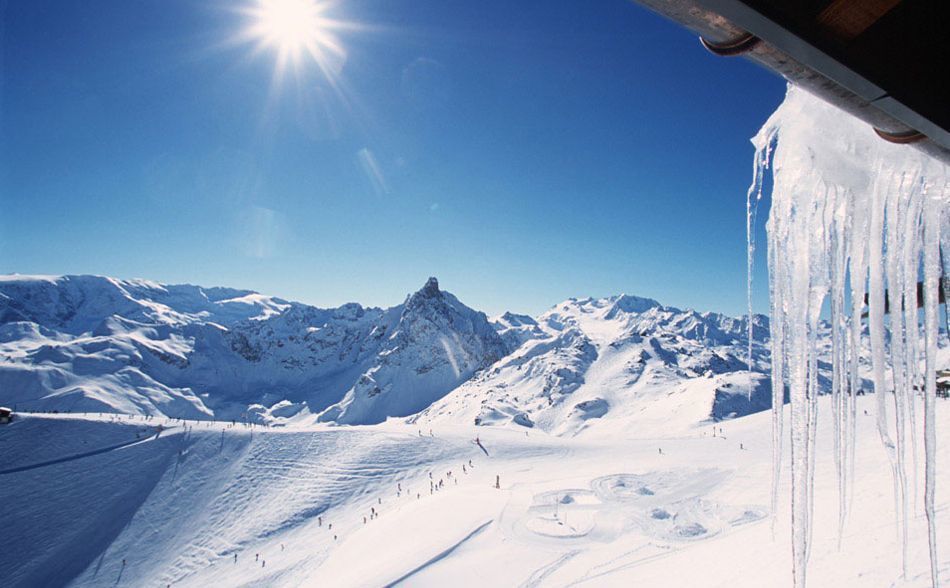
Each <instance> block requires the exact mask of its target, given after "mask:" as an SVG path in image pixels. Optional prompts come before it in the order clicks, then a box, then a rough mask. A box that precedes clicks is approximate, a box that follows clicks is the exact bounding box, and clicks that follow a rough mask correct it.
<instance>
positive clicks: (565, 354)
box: [0, 276, 769, 434]
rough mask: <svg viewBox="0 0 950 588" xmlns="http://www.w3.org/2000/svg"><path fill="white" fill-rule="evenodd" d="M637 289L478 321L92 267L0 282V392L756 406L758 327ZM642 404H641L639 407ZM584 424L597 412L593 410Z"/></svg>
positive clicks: (368, 409)
mask: <svg viewBox="0 0 950 588" xmlns="http://www.w3.org/2000/svg"><path fill="white" fill-rule="evenodd" d="M754 327H755V328H754V333H755V338H754V345H753V366H752V368H753V371H755V372H758V373H757V374H755V375H753V377H752V386H751V397H750V396H749V390H750V388H749V376H748V374H747V373H746V370H747V365H746V363H747V360H746V353H747V352H746V345H747V341H746V336H747V328H748V327H747V322H746V319H734V318H731V317H726V316H723V315H719V314H714V313H697V312H695V311H691V310H685V311H684V310H679V309H676V308H672V307H666V306H663V305H661V304H660V303H659V302H657V301H655V300H650V299H646V298H638V297H635V296H626V295H622V296H615V297H610V298H601V299H591V298H586V299H570V300H567V301H565V302H563V303H562V304H559V305H557V306H555V307H553V308H552V309H550V310H549V311H547V312H545V313H544V314H542V315H541V316H540V317H537V318H532V317H529V316H525V315H517V314H513V313H505V314H504V315H501V316H499V317H496V318H494V319H491V320H489V319H488V318H487V317H486V316H485V315H484V314H483V313H481V312H478V311H475V310H472V309H471V308H469V307H467V306H465V305H464V304H462V303H461V302H460V301H459V300H458V299H457V298H456V297H455V296H453V295H452V294H450V293H448V292H445V291H443V290H441V289H440V288H439V284H438V281H437V280H436V279H435V278H430V279H429V281H428V282H427V283H426V284H425V285H424V286H423V287H422V289H420V290H419V291H418V292H415V293H413V294H411V295H409V296H408V297H407V298H406V300H405V301H404V302H403V303H402V304H400V305H397V306H394V307H392V308H389V309H380V308H365V307H363V306H360V305H359V304H355V303H351V304H345V305H343V306H341V307H339V308H333V309H322V308H316V307H313V306H309V305H306V304H300V303H295V302H288V301H285V300H281V299H279V298H274V297H271V296H265V295H261V294H257V293H254V292H250V291H246V290H234V289H228V288H202V287H199V286H189V285H177V286H169V285H161V284H157V283H153V282H147V281H141V280H117V279H113V278H106V277H98V276H62V277H43V276H5V277H0V403H2V404H10V405H16V406H17V407H18V408H20V409H25V410H34V411H43V410H58V411H68V412H123V413H136V414H165V415H169V416H179V417H188V418H217V419H243V418H249V419H251V420H258V421H267V422H288V421H294V420H296V421H301V422H312V421H314V420H317V421H325V422H336V423H340V424H371V423H378V422H381V421H383V420H386V419H387V418H389V417H410V420H412V421H413V422H416V421H449V422H458V423H464V424H467V425H471V424H479V425H497V424H505V423H515V424H517V425H522V426H526V427H533V426H538V427H541V428H543V429H545V430H547V431H551V432H553V433H557V434H575V433H577V432H579V431H581V430H584V429H585V428H587V427H588V426H589V425H590V424H591V423H592V422H603V421H605V420H611V419H616V418H623V419H633V420H634V421H636V423H637V426H638V427H647V426H650V425H651V423H653V424H656V425H657V426H664V427H669V426H670V419H671V417H670V415H669V414H668V411H667V413H664V414H659V412H657V411H658V410H659V409H657V410H656V411H655V410H652V409H651V406H653V404H654V403H653V400H655V399H656V398H658V397H659V395H673V396H674V397H675V398H677V399H679V404H678V406H679V407H680V408H679V409H678V410H677V414H676V415H675V417H673V418H675V419H676V420H678V421H680V422H682V423H683V424H684V425H685V424H688V425H694V424H696V423H698V422H703V421H706V420H708V419H709V418H715V419H719V418H726V417H729V416H730V415H741V414H747V413H749V412H754V411H756V410H761V409H763V408H766V407H768V406H769V391H768V386H767V378H766V377H765V376H764V375H762V372H765V371H767V367H768V366H767V363H768V349H767V345H766V343H767V336H768V323H767V320H766V319H765V318H764V317H761V316H757V317H755V322H754ZM654 412H657V414H653V413H654ZM598 419H599V420H598Z"/></svg>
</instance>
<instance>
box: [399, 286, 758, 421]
mask: <svg viewBox="0 0 950 588" xmlns="http://www.w3.org/2000/svg"><path fill="white" fill-rule="evenodd" d="M494 322H495V325H496V328H498V329H499V332H500V333H501V334H502V336H503V337H505V338H506V340H507V341H509V342H518V341H520V342H521V344H520V346H519V347H518V348H517V349H516V350H515V351H514V352H513V353H512V354H511V355H509V356H508V357H506V358H504V359H503V360H501V361H499V362H498V363H496V364H495V365H494V366H492V367H491V369H489V370H486V371H484V372H482V373H480V374H479V375H477V376H476V377H475V378H473V379H471V380H470V381H468V382H466V383H465V384H463V385H462V386H460V387H459V388H458V389H457V390H455V391H453V392H452V393H451V394H449V395H447V396H446V397H444V398H442V399H441V400H439V401H438V402H436V403H435V404H434V405H433V406H431V407H430V408H428V409H426V410H425V411H424V412H423V413H422V414H420V415H418V416H417V417H415V419H416V420H418V421H435V422H439V421H445V420H449V421H457V422H459V423H475V424H479V425H494V424H505V423H509V422H513V423H516V424H520V425H523V426H527V427H532V426H538V427H540V428H542V429H544V430H545V431H549V432H553V433H556V434H575V433H577V432H580V431H581V430H583V429H585V428H586V427H587V426H588V425H589V424H590V423H591V422H592V421H594V420H595V419H597V420H598V421H597V422H602V421H603V420H605V419H618V418H619V419H626V420H628V421H630V422H635V423H636V426H637V427H638V429H639V431H638V432H642V429H643V428H644V427H654V426H655V427H656V428H657V429H658V430H663V431H669V430H670V429H671V428H673V427H677V426H679V425H683V426H693V425H696V424H697V423H699V422H703V421H706V420H708V419H710V418H713V419H722V418H727V417H730V416H734V415H743V414H748V413H750V412H756V411H758V410H763V409H765V408H768V407H769V406H770V405H771V398H770V395H771V390H770V387H769V385H768V383H769V381H768V378H767V377H766V376H765V375H764V373H763V372H767V371H768V361H769V355H768V347H767V345H766V344H767V338H768V319H767V318H766V317H764V316H760V315H756V316H755V318H754V323H753V334H754V340H753V346H752V360H753V364H752V369H753V371H754V372H756V373H754V374H753V375H752V376H751V381H750V376H749V374H748V359H747V357H748V351H747V348H748V347H747V346H748V322H747V319H735V318H731V317H727V316H724V315H721V314H715V313H698V312H695V311H692V310H680V309H677V308H672V307H667V306H663V305H661V304H660V303H659V302H657V301H655V300H651V299H647V298H639V297H635V296H627V295H621V296H614V297H610V298H600V299H592V298H585V299H575V298H572V299H570V300H567V301H565V302H563V303H561V304H559V305H557V306H555V307H554V308H552V309H550V310H549V311H547V312H545V313H544V314H542V315H541V316H540V317H539V318H538V319H537V320H534V319H531V318H530V317H519V316H517V315H511V314H506V315H503V316H502V317H499V318H498V319H496V320H495V321H494ZM667 397H673V398H674V399H678V401H677V402H676V407H677V408H676V410H675V411H674V412H673V414H671V413H670V405H669V401H668V400H666V401H664V402H662V403H657V402H656V400H658V399H660V398H664V399H666V398H667ZM659 407H662V409H661V408H659ZM654 408H655V410H654Z"/></svg>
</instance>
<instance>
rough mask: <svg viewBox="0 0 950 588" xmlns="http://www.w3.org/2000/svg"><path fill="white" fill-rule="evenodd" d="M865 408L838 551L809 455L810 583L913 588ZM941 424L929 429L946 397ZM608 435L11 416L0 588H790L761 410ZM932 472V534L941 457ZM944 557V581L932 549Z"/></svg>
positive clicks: (917, 550) (829, 504)
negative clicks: (662, 431) (672, 429)
mask: <svg viewBox="0 0 950 588" xmlns="http://www.w3.org/2000/svg"><path fill="white" fill-rule="evenodd" d="M670 399H671V400H670V401H669V402H670V403H674V402H676V400H675V398H674V397H673V396H671V397H670ZM657 402H661V401H659V400H658V401H657ZM873 403H874V399H873V397H870V396H869V397H862V398H860V399H859V404H858V415H859V418H858V431H857V457H856V463H855V474H856V478H855V480H856V481H855V485H854V495H853V497H852V499H851V501H850V502H851V510H850V513H849V517H848V519H847V524H846V526H845V528H844V533H843V535H842V538H841V543H840V546H839V544H838V535H837V521H838V517H837V488H836V485H835V476H834V464H833V462H832V452H831V451H821V450H819V452H818V455H819V461H818V464H817V469H818V473H817V475H816V488H815V496H816V503H815V516H814V540H813V543H812V552H811V561H810V565H809V570H808V574H809V575H808V580H809V584H810V585H813V586H844V585H847V586H889V585H905V584H906V585H910V586H924V585H928V582H929V572H928V564H927V548H926V540H925V537H924V535H923V527H922V524H921V519H922V517H920V516H919V515H915V518H914V520H913V521H912V525H911V529H912V532H913V533H912V537H911V541H912V543H911V549H910V551H909V552H910V554H911V562H910V565H909V570H910V574H909V578H908V579H907V581H906V582H905V581H903V580H901V579H900V578H899V575H900V563H899V554H900V549H899V547H898V542H897V532H896V526H895V509H894V500H893V496H892V491H891V489H892V481H891V473H890V467H889V465H888V461H887V457H886V455H885V452H884V450H883V448H882V446H881V443H880V441H879V439H878V436H877V432H876V430H875V427H874V416H873V415H874V411H873ZM667 408H669V409H671V413H672V408H673V407H672V404H671V405H670V406H668V407H667ZM829 408H830V406H829V405H828V404H827V402H826V399H825V398H822V399H821V410H822V414H823V415H824V414H827V413H828V411H829ZM937 408H938V411H937V424H938V427H939V430H946V428H947V427H948V426H950V403H947V402H942V401H941V402H939V403H938V407H937ZM865 409H866V410H867V413H868V414H865V412H864V411H865ZM828 421H829V419H827V418H824V419H822V418H821V416H820V417H819V422H820V431H819V436H818V441H817V442H818V444H819V448H823V447H824V448H828V447H830V445H831V443H832V439H831V434H830V433H831V431H830V426H826V425H828ZM620 422H621V421H615V422H607V423H604V425H605V426H602V427H601V428H599V429H597V431H596V434H594V432H592V433H591V434H587V435H584V436H580V437H571V438H565V437H557V436H552V435H549V434H547V433H544V432H543V431H539V430H537V429H533V430H530V429H525V428H523V427H518V426H505V427H489V428H485V427H474V426H468V425H462V424H457V423H442V424H439V423H435V424H433V428H432V431H431V434H430V431H429V429H428V425H426V426H425V427H423V428H421V429H420V426H419V425H416V426H413V425H407V424H405V423H403V422H398V421H395V420H390V421H388V422H386V423H382V424H379V425H372V426H361V427H348V426H331V425H324V424H320V425H307V426H297V427H284V428H264V427H261V426H253V427H248V426H245V425H240V424H238V425H231V424H230V423H220V422H219V423H210V422H206V421H176V420H167V419H166V418H165V417H152V418H146V417H142V416H134V417H128V416H123V417H116V416H115V415H103V416H100V415H97V414H82V415H22V416H21V417H20V418H19V419H17V420H15V421H14V422H13V423H12V424H10V425H0V455H2V456H3V461H2V463H0V505H2V517H0V519H2V524H3V531H2V532H0V553H2V554H3V558H2V559H3V565H2V566H0V585H2V586H54V585H62V584H67V583H69V584H71V585H76V586H106V585H108V586H113V585H119V586H167V585H169V584H171V585H174V586H212V585H213V586H241V585H245V586H251V585H253V586H261V585H273V586H326V585H332V586H383V585H389V584H397V585H405V586H446V585H451V586H568V585H575V584H582V585H589V586H603V585H610V586H757V587H758V586H787V585H791V574H790V571H791V552H790V540H789V539H790V528H789V512H788V506H787V502H788V501H787V500H780V502H779V505H780V506H779V512H778V513H777V518H776V523H775V529H774V533H773V530H772V523H771V518H770V515H769V512H768V509H769V503H770V496H769V480H770V463H771V454H770V446H769V439H770V429H769V415H768V414H766V413H760V414H755V415H751V416H748V417H744V418H740V419H736V420H732V421H728V422H722V423H716V424H712V423H709V424H700V425H696V426H694V427H692V428H689V429H682V430H678V431H677V432H676V433H673V434H670V435H667V436H659V435H657V434H656V433H655V432H651V434H650V435H641V434H638V431H637V430H636V428H631V427H629V426H621V425H620V424H612V423H620ZM714 433H715V435H714ZM476 436H478V437H479V440H480V442H481V444H482V445H483V446H484V448H485V450H486V451H487V455H486V453H485V452H483V451H482V449H481V448H479V447H478V446H477V445H476V444H475V443H474V438H475V437H476ZM661 451H662V453H661ZM469 460H471V466H469ZM937 461H938V463H937V465H938V479H937V488H938V494H937V510H938V517H939V519H943V518H944V517H946V516H950V515H948V513H947V506H948V504H950V502H948V495H947V494H946V492H945V491H944V488H946V487H947V486H948V485H950V455H948V453H947V448H946V444H943V445H942V446H941V448H940V452H939V454H938V460H937ZM450 471H451V475H449V472H450ZM430 473H431V475H432V477H431V479H430ZM496 479H497V480H498V481H499V482H500V488H497V489H496V488H495V482H496ZM430 481H431V483H432V484H433V485H435V486H436V487H437V488H436V489H434V490H430ZM440 484H441V487H438V486H439V485H440ZM922 490H923V489H922V488H918V491H919V492H922ZM919 492H918V493H919ZM781 495H782V496H787V495H788V479H787V476H785V477H783V480H782V489H781ZM917 504H918V507H920V506H921V500H919V499H918V502H917ZM374 511H375V513H377V515H374V514H373V513H374ZM919 511H920V509H919V508H918V509H916V510H915V512H919ZM364 517H366V522H365V523H364ZM940 522H943V521H942V520H941V521H940ZM938 528H940V529H941V532H940V534H939V536H938V544H939V545H941V546H946V545H950V532H947V531H946V529H947V528H948V527H947V525H945V524H941V525H939V527H938ZM940 562H941V565H940V567H941V570H942V573H943V574H945V575H947V576H948V577H950V551H947V549H945V548H942V549H941V558H940Z"/></svg>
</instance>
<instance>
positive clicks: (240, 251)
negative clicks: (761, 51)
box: [0, 0, 785, 314]
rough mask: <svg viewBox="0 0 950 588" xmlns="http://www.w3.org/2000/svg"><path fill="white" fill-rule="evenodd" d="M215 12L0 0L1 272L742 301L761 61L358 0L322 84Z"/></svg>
mask: <svg viewBox="0 0 950 588" xmlns="http://www.w3.org/2000/svg"><path fill="white" fill-rule="evenodd" d="M234 5H235V2H226V1H224V0H221V1H219V2H201V1H198V0H134V1H133V0H97V1H95V2H63V1H61V0H30V1H14V2H0V7H3V8H2V10H4V13H3V14H2V26H3V34H2V36H0V38H2V63H0V72H2V74H0V75H2V85H0V272H2V273H9V272H19V273H52V274H60V273H95V274H105V275H112V276H118V277H125V278H131V277H143V278H148V279H153V280H158V281H162V282H172V283H178V282H189V283H198V284H203V285H228V286H235V287H244V288H251V289H255V290H259V291H263V292H266V293H270V294H275V295H279V296H282V297H284V298H288V299H293V300H300V301H304V302H309V303H312V304H317V305H321V306H335V305H338V304H341V303H343V302H347V301H358V302H361V303H363V304H368V305H379V306H389V305H392V304H397V303H399V302H401V301H402V299H403V298H404V296H405V295H406V293H408V292H409V291H413V290H416V289H418V288H419V287H421V286H422V284H423V283H424V282H425V279H426V278H427V277H428V276H429V275H434V276H438V277H439V279H440V282H441V283H442V286H443V287H444V288H445V289H447V290H450V291H452V292H454V293H455V294H456V295H458V296H459V297H460V298H461V299H462V300H463V301H464V302H466V303H467V304H469V305H470V306H473V307H475V308H478V309H481V310H484V311H486V312H488V313H489V314H492V313H497V312H501V311H504V310H506V309H511V310H514V311H519V312H528V313H537V312H540V311H542V310H543V309H545V308H547V307H549V306H551V305H552V304H555V303H557V302H559V301H561V300H563V299H565V298H567V297H570V296H588V295H591V296H604V295H610V294H616V293H621V292H626V293H630V294H639V295H643V296H650V297H653V298H656V299H658V300H660V301H661V302H664V303H666V304H671V305H676V306H681V307H693V308H697V309H700V310H718V311H724V312H728V313H731V314H741V313H743V312H744V309H745V304H746V303H745V282H746V279H745V190H746V187H747V185H748V183H749V180H750V176H751V171H752V147H751V145H750V143H749V137H751V136H752V135H753V134H754V133H755V132H756V130H757V129H758V127H759V126H760V125H761V123H762V122H764V121H765V119H766V118H767V117H768V115H769V114H770V113H771V111H772V110H773V109H774V108H775V107H776V106H777V105H778V104H779V102H780V101H781V99H782V96H783V95H784V91H785V86H784V82H783V81H782V80H781V79H780V78H778V77H776V76H774V75H772V74H770V73H768V72H766V71H764V70H762V69H760V68H758V67H756V66H754V65H753V64H751V63H749V62H746V61H744V60H742V59H723V58H716V57H714V56H712V55H709V54H708V53H706V52H705V51H704V50H703V49H702V48H701V47H700V45H699V43H698V42H697V41H696V38H695V37H694V36H693V35H692V34H690V33H689V32H688V31H686V30H685V29H681V28H680V27H679V26H678V25H675V24H672V23H670V22H668V21H666V20H664V19H662V18H660V17H658V16H656V15H655V14H653V13H651V12H648V11H647V10H645V9H643V8H641V7H640V6H638V5H636V4H633V3H630V2H625V1H621V0H605V1H602V2H588V1H584V0H576V1H571V2H551V1H550V0H519V1H517V2H514V1H511V0H503V1H502V0H481V1H478V2H472V1H471V0H358V1H351V2H339V3H337V5H335V6H334V7H333V8H332V9H331V13H332V14H331V16H332V17H334V18H336V19H342V20H346V21H348V22H351V23H361V24H363V25H372V26H363V27H360V28H357V29H353V30H350V29H347V30H340V31H338V32H337V36H338V38H339V41H340V42H341V44H342V45H343V47H344V49H345V52H346V56H345V59H344V60H337V61H335V62H334V63H333V64H331V69H333V70H334V71H336V72H338V74H337V75H335V76H333V79H335V80H337V82H338V83H339V84H340V87H341V88H342V89H343V91H342V93H341V92H337V91H334V89H333V84H331V83H330V80H329V79H328V78H327V77H326V76H325V75H324V74H322V73H321V71H320V69H319V68H318V67H315V65H314V64H313V63H308V62H303V63H302V64H301V67H300V68H299V70H298V72H297V73H296V74H294V73H291V72H288V73H287V75H285V76H284V78H283V80H282V82H281V83H280V84H279V85H275V84H274V83H273V80H274V70H275V62H276V49H275V48H264V49H263V50H258V51H256V52H255V51H254V46H253V45H251V44H248V43H237V42H233V37H234V36H235V35H236V34H237V33H238V32H240V31H241V30H242V29H244V28H246V26H247V17H246V16H244V15H241V14H237V13H236V12H235V11H234V10H233V6H234ZM761 249H762V251H761V253H762V254H763V255H760V256H759V259H760V263H759V267H760V268H762V263H761V260H762V259H763V258H764V241H763V247H762V248H761ZM757 286H758V287H757V294H756V308H757V310H758V311H764V310H765V309H766V305H767V292H766V288H765V274H764V272H759V273H758V275H757Z"/></svg>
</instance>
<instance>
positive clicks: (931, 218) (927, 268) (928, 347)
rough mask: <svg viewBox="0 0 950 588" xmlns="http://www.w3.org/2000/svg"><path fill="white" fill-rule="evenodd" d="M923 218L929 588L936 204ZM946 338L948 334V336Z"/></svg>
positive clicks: (933, 570)
mask: <svg viewBox="0 0 950 588" xmlns="http://www.w3.org/2000/svg"><path fill="white" fill-rule="evenodd" d="M927 205H928V206H927V207H926V209H927V214H925V215H924V348H925V357H926V360H925V367H924V369H925V370H926V371H925V376H924V378H925V382H926V384H925V394H924V454H925V456H926V457H925V464H924V468H925V474H924V511H925V512H926V514H927V543H928V545H929V548H930V578H931V582H932V584H933V586H939V585H940V584H939V578H938V575H937V521H936V512H935V510H934V493H935V486H936V484H935V481H936V472H935V468H936V452H937V433H936V431H935V430H934V421H935V419H934V404H935V403H936V399H937V380H936V371H937V334H938V333H937V332H938V330H939V327H938V323H937V314H938V312H939V309H938V308H937V304H938V300H939V297H938V292H937V288H939V287H940V284H939V282H940V272H941V269H942V268H941V267H940V265H942V264H939V256H940V249H939V248H940V225H941V222H940V215H941V213H942V212H944V211H942V210H941V209H940V207H939V201H938V202H936V203H934V202H927ZM948 335H950V333H948Z"/></svg>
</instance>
